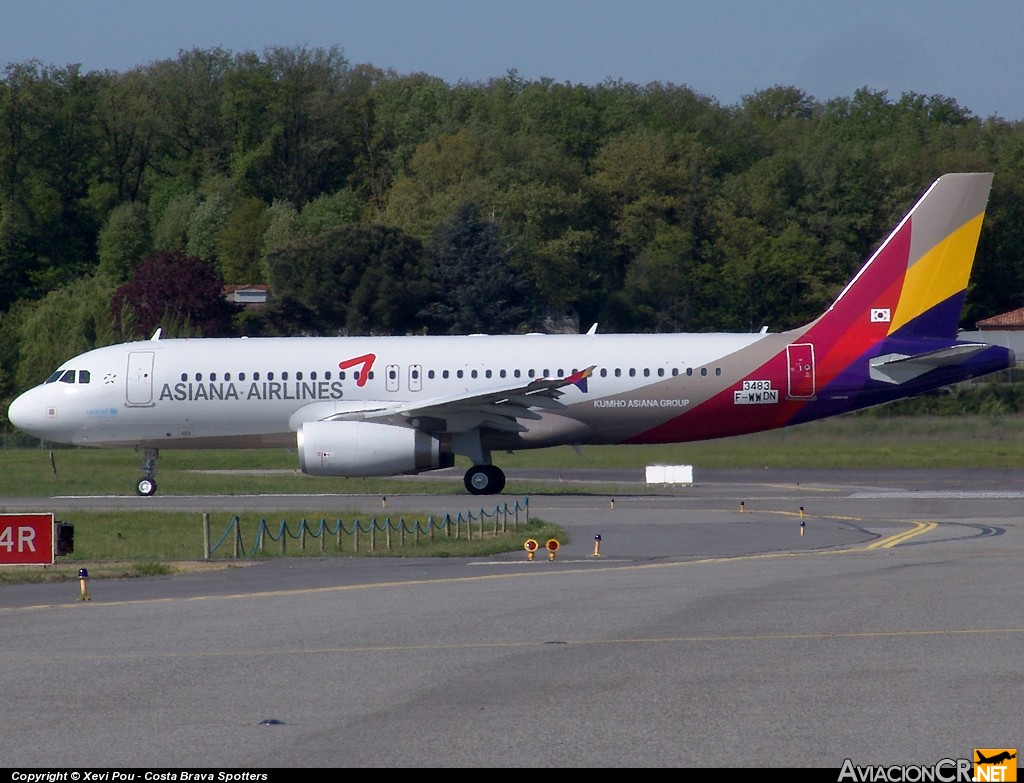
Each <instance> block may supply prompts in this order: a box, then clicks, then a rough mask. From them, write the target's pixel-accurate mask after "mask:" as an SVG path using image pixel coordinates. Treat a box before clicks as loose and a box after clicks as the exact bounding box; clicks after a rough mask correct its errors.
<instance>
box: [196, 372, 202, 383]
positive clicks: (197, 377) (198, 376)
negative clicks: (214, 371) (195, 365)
mask: <svg viewBox="0 0 1024 783" xmlns="http://www.w3.org/2000/svg"><path fill="white" fill-rule="evenodd" d="M196 380H197V381H201V380H203V374H202V373H201V372H197V373H196Z"/></svg>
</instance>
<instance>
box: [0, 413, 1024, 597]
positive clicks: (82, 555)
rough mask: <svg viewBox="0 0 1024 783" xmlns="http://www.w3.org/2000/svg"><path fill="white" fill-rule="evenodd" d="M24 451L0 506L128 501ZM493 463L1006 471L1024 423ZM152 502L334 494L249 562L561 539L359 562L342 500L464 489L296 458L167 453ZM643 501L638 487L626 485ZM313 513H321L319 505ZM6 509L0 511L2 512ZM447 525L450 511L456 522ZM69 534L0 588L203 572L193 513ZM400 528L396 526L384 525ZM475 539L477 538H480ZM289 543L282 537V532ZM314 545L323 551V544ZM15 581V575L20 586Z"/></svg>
mask: <svg viewBox="0 0 1024 783" xmlns="http://www.w3.org/2000/svg"><path fill="white" fill-rule="evenodd" d="M52 455H53V459H52V462H51V452H50V450H49V448H45V447H43V448H21V449H0V476H2V477H3V479H2V482H3V483H2V484H0V495H16V496H31V497H48V496H53V495H126V494H131V493H132V492H134V481H135V479H136V477H137V476H138V475H139V459H138V456H137V455H136V454H135V453H133V452H131V451H129V450H109V451H108V450H90V449H63V448H62V449H55V450H54V451H53V452H52ZM494 461H495V462H496V463H497V464H498V465H500V466H502V467H504V468H506V469H514V468H548V469H551V470H571V469H573V468H629V469H633V468H635V469H642V468H643V466H645V465H648V464H656V463H666V464H689V465H693V466H694V468H695V469H696V470H700V469H701V468H751V467H758V468H761V467H765V466H768V467H773V468H800V467H822V468H860V467H871V468H880V469H885V468H895V467H900V468H1008V467H1012V468H1016V467H1019V466H1020V465H1022V464H1024V415H1021V414H1009V415H992V416H984V415H972V416H966V415H965V416H893V415H887V414H886V413H885V411H884V409H881V410H880V411H872V412H866V413H861V414H856V415H847V416H841V417H837V418H834V419H829V420H826V421H822V422H814V423H811V424H805V425H799V426H797V427H791V428H788V429H783V430H775V431H772V432H764V433H757V434H754V435H746V436H740V437H735V438H725V439H722V440H717V441H706V442H702V443H690V444H678V445H666V446H587V447H584V448H583V449H582V451H581V453H577V452H576V451H575V450H573V449H571V448H569V447H560V448H554V449H543V450H538V451H530V452H519V453H516V454H503V453H498V454H495V455H494ZM157 482H158V484H159V492H160V494H164V495H207V494H217V495H243V494H264V493H268V494H299V493H311V494H318V495H335V496H338V497H336V499H335V501H334V503H333V505H334V506H335V508H333V509H331V508H318V509H304V508H296V509H295V510H294V511H289V512H276V513H275V514H274V516H273V518H268V519H266V520H265V522H266V525H267V526H268V529H270V530H273V531H274V533H275V535H276V534H277V530H278V529H279V528H280V526H281V523H282V522H283V521H287V524H288V526H289V528H288V529H289V530H292V531H296V532H297V531H298V530H299V527H298V525H299V523H300V522H301V521H302V520H303V519H305V520H306V521H307V525H308V526H309V528H310V530H308V531H307V537H306V549H305V550H302V549H301V546H300V543H299V542H298V541H297V540H295V541H293V540H286V541H285V551H284V552H282V551H281V549H280V544H279V543H275V542H269V543H268V545H267V546H265V548H264V550H263V551H262V552H261V553H258V554H257V555H255V557H257V558H265V557H280V556H282V555H284V556H288V557H296V556H306V557H310V556H315V557H323V556H332V557H333V556H361V557H372V556H388V555H399V556H406V557H407V556H421V557H428V556H440V557H446V556H447V557H451V556H477V555H485V554H493V553H495V552H498V551H513V550H517V549H521V548H522V545H523V542H524V540H525V539H526V538H527V537H534V538H541V540H546V538H559V539H560V540H564V532H563V531H561V530H559V529H558V528H557V527H554V526H551V525H545V524H544V523H542V522H536V521H534V523H535V524H536V525H538V527H537V528H536V529H531V530H529V531H527V532H525V533H524V532H523V530H522V528H521V529H520V530H519V531H516V532H515V533H514V534H507V533H506V534H504V535H497V536H496V535H493V533H491V534H489V535H486V536H481V537H480V538H478V539H477V540H464V539H463V538H459V539H456V540H451V539H446V540H441V539H440V538H439V537H438V536H435V538H434V541H433V542H431V541H429V540H428V539H426V538H425V537H424V536H422V535H421V536H419V538H418V540H415V541H414V540H413V539H414V538H416V537H415V536H414V535H413V534H410V533H408V532H407V533H406V536H405V537H406V541H405V542H404V544H403V545H402V546H401V547H399V545H398V541H399V538H400V537H401V533H400V530H399V529H393V530H392V534H391V545H392V546H391V548H390V549H388V548H386V547H385V546H384V543H383V542H384V540H385V534H384V533H383V532H377V533H376V541H377V544H376V546H374V547H373V548H370V547H369V545H368V541H369V536H368V535H362V543H363V544H367V545H366V546H360V548H359V549H358V551H356V550H355V549H354V547H353V546H352V540H351V539H350V538H345V540H344V541H343V542H342V545H341V546H340V547H339V546H337V543H336V539H333V538H332V539H331V540H330V541H328V540H327V539H328V538H329V537H324V538H322V539H318V538H315V537H313V536H312V535H311V530H312V529H313V528H315V527H316V525H317V524H319V522H320V520H321V518H322V519H324V520H325V523H327V524H329V525H333V524H334V522H335V521H336V520H339V519H343V520H345V521H344V525H345V527H346V529H350V528H351V524H352V522H353V521H354V520H356V519H357V518H358V519H359V520H361V522H362V524H364V525H365V524H366V523H367V521H368V520H367V517H366V514H365V512H360V513H359V514H357V513H355V512H352V511H351V510H346V509H345V508H344V505H345V504H344V496H345V495H367V494H369V495H389V494H390V495H398V494H425V495H431V494H433V495H439V494H451V493H455V494H462V493H463V492H464V489H463V487H462V480H461V477H459V476H458V475H456V476H453V477H452V478H451V479H437V478H433V479H429V480H425V479H418V478H416V477H404V478H401V479H388V478H380V479H342V478H314V477H310V476H306V475H303V474H302V473H300V472H299V470H298V459H297V456H296V454H295V453H294V451H289V450H285V449H281V450H266V451H258V450H257V451H166V452H163V453H161V455H160V463H159V471H158V473H157ZM621 489H622V488H621V486H619V487H617V488H614V490H613V488H612V487H602V486H590V487H589V488H587V489H580V486H579V485H576V484H571V483H566V484H564V485H563V484H559V483H557V482H552V483H546V482H533V483H531V482H523V481H517V480H515V479H510V480H509V482H508V485H507V486H506V489H505V493H504V495H503V496H502V498H501V499H500V500H499V499H498V498H472V497H471V496H469V495H467V496H466V501H467V502H466V504H465V505H464V508H479V509H483V510H486V511H492V510H493V509H494V508H495V507H496V506H497V505H498V504H499V503H504V502H505V501H508V502H510V503H513V504H514V502H515V501H516V499H521V498H528V497H530V496H531V495H540V494H555V493H573V494H580V493H599V494H606V493H607V492H608V491H618V492H621ZM636 491H637V492H644V491H647V489H646V488H645V487H644V486H642V485H641V486H637V487H636ZM317 502H318V503H321V504H323V505H325V506H326V505H328V504H326V503H324V502H323V501H322V500H318V501H317ZM3 510H4V509H2V508H0V511H3ZM427 513H435V514H437V513H441V514H443V513H444V512H443V511H441V512H438V511H436V510H427V509H424V511H423V512H422V513H421V514H419V515H416V514H409V515H406V517H405V519H406V520H407V524H408V525H409V526H410V529H411V526H412V524H413V520H415V519H420V520H424V519H425V518H426V517H425V515H426V514H427ZM456 513H457V512H456ZM234 516H235V514H230V513H225V514H221V515H212V516H211V523H210V529H211V534H210V535H211V539H212V543H214V544H215V543H216V541H217V539H218V538H219V537H220V536H222V535H223V533H224V531H225V530H226V528H227V527H228V525H229V524H230V523H231V520H232V519H233V518H234ZM239 518H240V530H241V534H242V543H243V546H242V552H243V553H244V554H245V556H246V557H252V556H253V555H252V546H253V544H254V539H255V531H256V527H257V526H258V525H259V522H260V518H257V517H255V516H254V515H246V514H240V515H239ZM67 521H69V522H72V523H73V524H74V525H75V552H74V554H73V555H72V556H71V557H67V558H59V559H58V564H56V565H55V566H53V567H47V568H42V569H41V568H40V567H39V566H31V567H21V566H5V567H3V568H0V584H3V583H5V582H10V581H25V579H27V578H29V577H28V576H27V575H28V574H31V575H32V576H31V578H32V579H43V578H46V579H49V578H64V579H67V578H76V577H77V571H78V568H79V567H80V566H81V565H83V564H87V565H88V567H89V570H90V574H91V575H92V574H95V575H97V576H138V575H145V574H153V573H173V572H174V571H175V570H180V569H181V568H183V567H184V566H183V564H184V563H186V562H193V563H194V562H196V561H202V558H203V539H202V515H201V514H196V513H174V512H156V511H133V512H118V513H100V512H86V511H75V512H74V513H73V514H70V513H69V514H68V515H67ZM395 524H396V525H397V524H398V520H396V521H395ZM485 532H486V531H485ZM288 535H289V536H290V535H291V534H288ZM321 543H324V549H323V550H321V549H320V544H321ZM211 560H212V561H219V562H220V564H222V565H223V564H230V563H231V562H237V561H234V559H233V554H231V555H228V554H225V549H220V550H218V551H217V552H215V553H214V556H213V557H212V558H211ZM19 573H20V574H21V575H18V574H19Z"/></svg>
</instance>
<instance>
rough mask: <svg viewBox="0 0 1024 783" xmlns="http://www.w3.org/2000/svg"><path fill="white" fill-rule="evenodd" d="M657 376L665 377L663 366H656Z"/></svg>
mask: <svg viewBox="0 0 1024 783" xmlns="http://www.w3.org/2000/svg"><path fill="white" fill-rule="evenodd" d="M658 377H659V378H664V377H665V368H664V367H659V368H658Z"/></svg>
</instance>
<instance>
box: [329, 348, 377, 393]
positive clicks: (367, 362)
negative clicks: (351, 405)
mask: <svg viewBox="0 0 1024 783" xmlns="http://www.w3.org/2000/svg"><path fill="white" fill-rule="evenodd" d="M376 359H377V354H375V353H364V354H363V355H362V356H353V357H352V358H351V359H346V360H345V361H343V362H340V363H339V364H338V367H340V368H341V369H342V370H347V369H348V368H349V367H355V366H356V365H357V364H361V365H363V368H362V369H361V370H360V371H359V374H358V377H357V378H356V386H365V385H366V381H367V380H368V379H369V377H370V370H372V369H373V363H374V362H375V361H376Z"/></svg>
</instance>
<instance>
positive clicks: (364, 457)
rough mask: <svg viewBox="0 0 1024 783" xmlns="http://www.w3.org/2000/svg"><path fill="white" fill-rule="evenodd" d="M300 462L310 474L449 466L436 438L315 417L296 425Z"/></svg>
mask: <svg viewBox="0 0 1024 783" xmlns="http://www.w3.org/2000/svg"><path fill="white" fill-rule="evenodd" d="M297 442H298V447H299V467H300V468H301V469H302V472H303V473H308V474H309V475H311V476H395V475H398V474H399V473H419V472H420V471H424V470H435V469H437V468H450V467H451V466H452V465H454V464H455V456H454V455H453V454H452V453H450V452H447V451H442V450H441V444H440V442H439V441H438V440H437V438H432V437H431V436H430V435H427V434H426V433H424V432H420V431H419V430H414V429H410V428H408V427H396V426H394V425H392V424H376V423H373V422H368V421H312V422H306V423H305V424H303V425H302V429H300V430H299V431H298V434H297Z"/></svg>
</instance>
